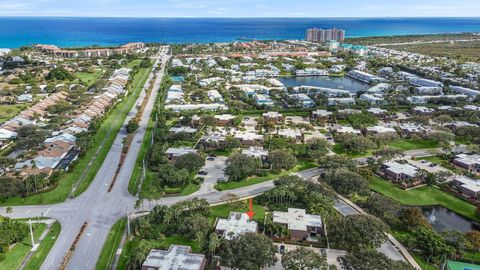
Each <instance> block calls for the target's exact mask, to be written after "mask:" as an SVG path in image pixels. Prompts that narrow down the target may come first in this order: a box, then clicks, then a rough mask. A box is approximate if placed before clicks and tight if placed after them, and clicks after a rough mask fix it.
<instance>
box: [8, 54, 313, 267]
mask: <svg viewBox="0 0 480 270" xmlns="http://www.w3.org/2000/svg"><path fill="white" fill-rule="evenodd" d="M169 59H170V52H169V48H168V47H167V46H164V47H161V49H160V51H159V53H158V54H157V55H156V56H155V63H154V68H153V69H152V72H151V74H150V75H149V78H148V79H147V82H146V83H145V85H144V87H143V89H142V92H141V94H140V95H139V97H138V99H137V102H136V104H137V105H140V104H141V103H142V101H143V100H144V98H145V97H146V94H147V91H146V90H147V89H149V87H150V82H151V80H153V79H155V81H154V85H153V88H152V91H150V93H149V97H148V102H147V104H146V106H145V108H144V110H143V112H142V115H141V120H140V122H139V127H138V129H137V132H136V134H135V135H134V139H133V140H132V144H131V146H130V147H129V150H128V153H127V154H126V157H125V160H124V162H123V165H122V167H121V169H120V171H119V173H118V176H117V178H116V182H115V185H114V186H113V188H112V190H111V191H110V192H109V187H110V185H111V183H112V180H113V179H114V177H115V173H116V170H117V167H118V164H119V161H120V157H121V154H122V148H123V141H124V138H125V137H126V136H127V133H126V131H125V125H126V124H127V123H128V121H129V120H130V119H131V118H132V117H134V116H135V114H136V113H137V108H136V107H137V106H134V108H133V109H132V111H131V113H129V115H128V116H127V119H126V120H125V122H124V126H123V127H122V129H121V130H120V131H119V133H118V134H117V136H116V138H115V140H114V143H113V145H112V147H111V148H110V150H109V152H108V154H107V157H106V158H105V160H104V162H103V164H102V166H101V167H100V169H99V170H98V172H97V174H96V176H95V179H94V180H93V182H92V183H91V184H90V186H89V188H88V189H87V190H86V191H85V192H84V193H82V194H81V195H79V196H78V197H76V198H74V199H69V200H67V201H65V202H62V203H58V204H53V205H31V206H16V207H13V211H12V212H11V213H7V211H6V210H7V209H6V207H0V214H1V215H4V216H8V217H10V218H32V217H49V218H53V219H56V220H58V221H59V223H60V224H61V231H60V234H59V236H58V239H57V240H56V242H55V244H54V246H53V248H52V249H51V251H50V253H49V254H48V256H47V258H46V259H45V261H44V263H43V265H42V267H41V269H44V270H50V269H59V268H60V266H61V265H62V262H63V261H64V258H65V257H66V255H67V253H68V251H69V250H70V248H71V246H72V243H73V242H74V241H75V238H76V237H77V235H78V234H79V231H80V229H81V228H82V225H83V224H84V223H85V222H87V224H88V225H87V226H86V227H85V230H84V231H83V233H82V235H81V237H80V238H79V241H78V243H77V244H76V246H75V250H74V252H73V254H72V256H71V258H69V259H68V263H67V264H66V268H67V269H81V270H89V269H95V266H96V262H97V260H98V258H99V256H100V253H101V251H102V248H103V245H104V243H105V241H106V239H107V236H108V233H109V232H110V229H111V228H112V226H113V224H115V222H117V221H118V220H119V219H121V218H123V217H125V216H126V215H127V214H128V213H134V212H142V211H150V210H151V209H153V207H155V206H156V205H172V204H174V203H177V202H179V201H183V200H189V199H192V198H200V199H206V200H207V201H208V202H209V203H210V204H213V205H215V204H219V203H222V201H224V198H225V195H227V194H232V193H233V194H235V195H236V196H237V197H239V198H248V197H253V196H256V195H258V194H261V193H263V192H265V191H267V190H269V189H271V188H273V186H274V185H273V181H267V182H264V183H260V184H256V185H251V186H247V187H243V188H238V189H235V190H225V191H216V190H214V189H213V188H212V185H213V182H212V181H206V183H205V186H204V187H201V188H200V190H199V191H197V192H195V193H193V194H191V195H189V196H177V197H165V198H162V199H159V200H152V201H145V202H144V203H143V204H142V205H141V206H140V208H137V209H135V204H136V201H137V198H136V197H135V196H133V195H131V194H130V193H129V191H128V190H127V187H128V182H129V180H130V178H131V175H132V172H133V169H134V166H135V164H136V160H137V157H138V154H139V152H140V148H141V141H142V140H143V138H144V136H145V133H146V130H147V126H148V121H149V118H150V116H151V113H152V110H153V107H154V104H155V100H156V97H157V94H158V93H159V89H160V84H161V81H162V79H163V77H164V75H165V68H166V64H167V62H168V60H169ZM155 76H156V77H155ZM319 173H320V171H319V170H318V169H317V168H314V169H310V170H306V171H303V172H299V173H297V175H299V176H301V177H304V178H311V177H313V176H315V175H318V174H319Z"/></svg>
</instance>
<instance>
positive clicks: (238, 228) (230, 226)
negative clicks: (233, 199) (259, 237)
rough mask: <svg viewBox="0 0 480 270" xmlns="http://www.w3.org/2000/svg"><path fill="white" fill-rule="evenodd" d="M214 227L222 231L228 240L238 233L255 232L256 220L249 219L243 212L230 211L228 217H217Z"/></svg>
mask: <svg viewBox="0 0 480 270" xmlns="http://www.w3.org/2000/svg"><path fill="white" fill-rule="evenodd" d="M215 229H216V230H217V231H222V232H223V237H225V239H228V240H230V239H232V238H233V237H235V236H238V235H240V234H244V233H248V232H256V231H257V222H255V221H253V220H250V218H249V217H248V215H247V214H245V213H240V212H230V216H229V217H228V219H223V218H220V219H218V222H217V226H216V227H215Z"/></svg>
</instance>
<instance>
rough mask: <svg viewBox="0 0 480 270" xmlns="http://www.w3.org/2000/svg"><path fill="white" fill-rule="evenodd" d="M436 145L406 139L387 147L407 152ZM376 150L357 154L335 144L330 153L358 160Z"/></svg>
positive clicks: (420, 140)
mask: <svg viewBox="0 0 480 270" xmlns="http://www.w3.org/2000/svg"><path fill="white" fill-rule="evenodd" d="M437 145H438V143H437V142H436V141H433V140H423V139H406V140H401V141H398V142H393V143H389V144H388V146H390V147H393V148H397V149H400V150H402V151H408V150H418V149H432V148H436V147H437ZM375 150H376V149H369V150H367V151H365V152H363V153H358V152H347V151H345V149H343V147H342V146H341V145H339V144H335V145H334V146H333V147H332V151H333V152H335V154H338V155H342V154H345V155H348V156H349V157H351V158H360V157H369V156H372V153H373V151H375Z"/></svg>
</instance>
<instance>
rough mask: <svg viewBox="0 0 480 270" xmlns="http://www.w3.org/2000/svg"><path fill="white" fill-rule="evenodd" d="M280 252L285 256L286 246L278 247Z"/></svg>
mask: <svg viewBox="0 0 480 270" xmlns="http://www.w3.org/2000/svg"><path fill="white" fill-rule="evenodd" d="M278 252H280V254H285V245H280V246H278Z"/></svg>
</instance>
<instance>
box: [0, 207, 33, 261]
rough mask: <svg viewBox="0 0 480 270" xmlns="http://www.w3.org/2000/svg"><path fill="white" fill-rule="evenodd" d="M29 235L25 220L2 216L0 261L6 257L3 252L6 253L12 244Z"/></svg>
mask: <svg viewBox="0 0 480 270" xmlns="http://www.w3.org/2000/svg"><path fill="white" fill-rule="evenodd" d="M27 235H28V226H27V224H25V222H21V221H16V220H12V219H9V218H6V217H2V216H0V261H1V260H3V259H4V256H2V253H6V252H7V251H8V250H9V246H10V245H12V244H14V243H17V242H20V241H22V240H23V239H24V238H25V237H26V236H27Z"/></svg>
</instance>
